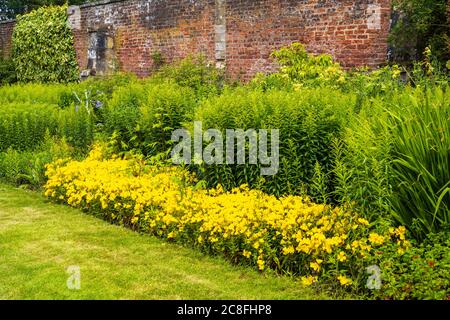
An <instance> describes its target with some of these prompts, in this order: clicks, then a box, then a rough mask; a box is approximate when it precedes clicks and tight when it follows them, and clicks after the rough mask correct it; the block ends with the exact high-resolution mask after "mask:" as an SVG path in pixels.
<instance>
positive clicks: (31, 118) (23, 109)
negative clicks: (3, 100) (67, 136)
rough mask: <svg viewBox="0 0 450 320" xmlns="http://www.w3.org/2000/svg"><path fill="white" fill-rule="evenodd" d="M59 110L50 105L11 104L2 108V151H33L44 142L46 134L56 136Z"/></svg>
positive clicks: (0, 149)
mask: <svg viewBox="0 0 450 320" xmlns="http://www.w3.org/2000/svg"><path fill="white" fill-rule="evenodd" d="M56 113H57V109H56V107H54V106H48V105H37V104H34V105H31V104H23V105H22V104H20V105H17V104H9V105H3V106H1V107H0V119H1V120H0V151H5V150H6V149H8V148H10V147H12V148H14V149H16V150H32V149H34V148H36V147H38V146H39V145H40V144H41V143H42V142H43V141H44V137H45V135H46V133H47V132H48V133H49V134H50V135H55V134H56V130H57V126H58V124H57V122H56V118H55V115H56Z"/></svg>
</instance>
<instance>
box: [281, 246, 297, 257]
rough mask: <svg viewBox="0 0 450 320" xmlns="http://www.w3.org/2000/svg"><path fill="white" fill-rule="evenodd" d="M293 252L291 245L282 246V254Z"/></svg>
mask: <svg viewBox="0 0 450 320" xmlns="http://www.w3.org/2000/svg"><path fill="white" fill-rule="evenodd" d="M292 253H295V249H294V247H293V246H289V247H284V248H283V254H284V255H285V256H286V255H288V254H292Z"/></svg>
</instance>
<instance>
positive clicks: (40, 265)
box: [0, 184, 331, 299]
mask: <svg viewBox="0 0 450 320" xmlns="http://www.w3.org/2000/svg"><path fill="white" fill-rule="evenodd" d="M71 265H77V266H79V267H80V270H81V289H80V290H69V289H68V288H67V285H66V282H67V279H68V276H69V275H68V274H67V273H66V270H67V268H68V267H69V266H71ZM327 298H331V297H330V296H329V295H326V294H318V293H317V292H315V291H313V290H312V289H309V288H304V287H302V286H301V284H300V283H299V281H298V280H296V279H293V278H290V277H281V276H276V275H274V274H260V273H258V272H257V271H255V270H253V269H250V268H247V267H243V266H232V265H230V264H229V263H228V262H227V261H225V260H223V259H221V258H218V257H209V256H205V255H203V254H201V253H199V252H197V251H195V250H193V249H189V248H184V247H180V246H178V245H174V244H170V243H167V242H164V241H162V240H159V239H157V238H154V237H151V236H148V235H140V234H137V233H135V232H132V231H130V230H127V229H125V228H122V227H119V226H114V225H110V224H108V223H106V222H104V221H102V220H100V219H96V218H94V217H91V216H88V215H85V214H83V213H82V212H80V211H78V210H75V209H72V208H69V207H65V206H62V205H56V204H52V203H48V202H47V201H46V200H45V199H44V198H43V197H42V196H41V195H40V194H38V193H35V192H29V191H25V190H20V189H16V188H13V187H10V186H7V185H4V184H0V299H327Z"/></svg>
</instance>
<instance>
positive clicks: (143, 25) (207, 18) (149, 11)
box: [69, 0, 214, 76]
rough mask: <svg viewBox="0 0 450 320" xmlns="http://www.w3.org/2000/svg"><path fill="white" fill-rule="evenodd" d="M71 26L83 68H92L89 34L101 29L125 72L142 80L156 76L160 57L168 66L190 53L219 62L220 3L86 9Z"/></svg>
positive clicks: (180, 0)
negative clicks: (216, 34) (217, 14)
mask: <svg viewBox="0 0 450 320" xmlns="http://www.w3.org/2000/svg"><path fill="white" fill-rule="evenodd" d="M69 10H71V8H69ZM70 21H71V24H72V26H73V30H74V38H75V47H76V51H77V57H78V62H79V65H80V67H81V69H85V68H86V67H87V62H88V37H89V33H90V32H92V31H96V30H107V32H109V33H110V35H111V36H112V38H113V39H114V50H115V52H116V58H117V63H118V65H119V67H120V69H121V70H124V71H131V72H134V73H136V74H137V75H139V76H147V75H149V74H150V72H151V70H152V65H153V59H152V54H153V53H155V52H160V53H161V54H162V56H163V57H164V59H165V61H167V62H171V61H173V60H178V59H181V58H183V57H185V56H187V55H188V54H189V53H194V54H197V53H202V54H204V55H205V56H207V57H208V58H209V59H213V58H214V33H213V32H211V31H212V30H214V0H213V1H191V0H156V1H142V0H141V1H136V0H134V1H115V2H110V3H107V4H104V5H98V4H97V5H85V6H81V7H80V13H79V15H78V14H77V13H73V14H71V18H70Z"/></svg>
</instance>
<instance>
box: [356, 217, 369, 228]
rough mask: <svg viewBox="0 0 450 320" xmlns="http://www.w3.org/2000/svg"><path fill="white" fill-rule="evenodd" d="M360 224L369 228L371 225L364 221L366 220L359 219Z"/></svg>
mask: <svg viewBox="0 0 450 320" xmlns="http://www.w3.org/2000/svg"><path fill="white" fill-rule="evenodd" d="M358 222H359V223H360V224H362V225H363V226H368V225H369V221H367V220H366V219H364V218H358Z"/></svg>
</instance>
